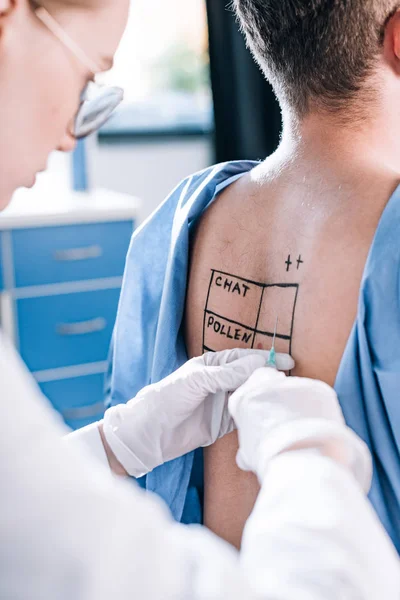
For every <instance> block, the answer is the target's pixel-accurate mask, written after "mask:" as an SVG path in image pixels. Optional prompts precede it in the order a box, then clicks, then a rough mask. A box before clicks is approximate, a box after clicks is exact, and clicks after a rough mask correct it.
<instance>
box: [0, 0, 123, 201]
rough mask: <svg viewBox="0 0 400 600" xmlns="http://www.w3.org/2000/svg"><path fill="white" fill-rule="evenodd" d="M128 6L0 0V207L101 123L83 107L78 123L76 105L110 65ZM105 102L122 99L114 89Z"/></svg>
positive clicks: (116, 1) (91, 0)
mask: <svg viewBox="0 0 400 600" xmlns="http://www.w3.org/2000/svg"><path fill="white" fill-rule="evenodd" d="M43 9H44V10H43ZM128 10H129V0H43V2H40V6H39V5H38V4H35V3H33V2H31V1H29V0H0V210H1V209H2V208H4V206H5V205H6V204H7V203H8V201H9V200H10V197H11V195H12V193H13V192H14V190H15V189H16V188H17V187H20V186H30V185H32V184H33V183H34V180H35V176H36V174H37V173H38V172H39V171H41V170H43V169H44V168H45V167H46V163H47V159H48V155H49V154H50V153H51V152H52V151H53V150H55V149H58V150H62V151H69V150H72V149H73V148H74V146H75V143H76V135H75V134H77V133H78V134H79V135H84V134H85V133H88V132H89V131H90V128H91V126H92V125H93V124H94V125H95V124H96V123H92V122H91V121H90V119H89V122H88V121H85V117H86V116H88V115H85V114H83V115H82V116H83V120H81V122H80V126H79V130H78V129H77V128H76V115H77V111H78V109H79V107H80V104H81V102H82V98H83V92H84V91H85V89H86V86H87V85H88V83H89V82H91V81H92V80H93V78H94V76H95V74H96V73H97V72H99V71H106V70H108V69H109V68H110V67H111V65H112V59H113V56H114V53H115V51H116V49H117V46H118V44H119V41H120V38H121V36H122V33H123V31H124V28H125V25H126V21H127V16H128ZM89 87H90V83H89ZM117 92H118V91H117ZM106 95H107V94H106ZM101 103H103V104H104V103H105V107H106V109H107V106H109V105H110V104H111V105H112V104H113V103H114V104H116V103H118V98H117V100H116V99H115V92H114V96H113V92H111V94H110V95H109V96H108V97H106V98H105V99H102V100H101V101H100V104H101ZM97 107H99V104H97ZM103 109H104V106H103V105H102V110H103ZM94 115H96V111H94ZM89 116H90V115H89ZM92 117H93V111H92ZM92 120H93V119H92Z"/></svg>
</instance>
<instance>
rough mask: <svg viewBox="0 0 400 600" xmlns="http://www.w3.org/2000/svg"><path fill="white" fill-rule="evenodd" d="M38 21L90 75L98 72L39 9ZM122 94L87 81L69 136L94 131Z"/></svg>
mask: <svg viewBox="0 0 400 600" xmlns="http://www.w3.org/2000/svg"><path fill="white" fill-rule="evenodd" d="M35 14H36V16H37V17H38V19H40V21H41V22H42V23H43V24H44V25H45V26H46V27H47V29H49V31H51V33H52V34H53V35H54V36H55V37H56V38H58V40H59V41H60V42H61V43H62V44H63V45H64V46H65V47H66V48H68V49H69V50H70V52H72V54H73V55H74V56H75V57H76V58H77V59H78V60H79V61H80V63H81V64H82V65H83V66H84V67H85V68H87V69H88V70H89V71H90V72H91V73H92V74H93V75H96V73H99V72H100V71H101V70H102V69H101V67H100V66H99V65H98V64H97V63H96V62H94V61H93V60H92V59H91V58H89V57H88V56H87V54H86V53H85V52H84V51H83V50H82V49H81V48H80V47H79V46H78V45H77V44H76V43H75V41H74V40H73V39H72V38H71V37H70V36H69V35H68V34H67V33H66V31H64V29H63V28H62V27H61V26H60V25H59V24H58V23H57V21H56V20H55V19H54V18H53V17H52V16H51V15H50V14H49V13H48V12H47V10H46V9H45V8H43V6H39V7H38V8H37V9H36V10H35ZM123 97H124V91H123V90H122V89H121V88H119V87H110V86H106V85H100V84H98V83H95V82H94V81H89V82H88V83H87V85H86V86H85V89H84V90H83V92H82V94H81V104H80V107H79V110H78V112H77V115H76V117H75V123H74V127H73V131H72V132H71V133H72V135H73V136H74V137H75V138H76V139H81V138H84V137H86V136H87V135H90V134H91V133H94V132H95V131H97V130H98V129H99V128H100V127H101V126H102V125H104V123H105V122H106V121H108V119H109V118H110V116H111V114H112V112H113V111H114V110H115V109H116V108H117V106H118V105H119V104H120V103H121V102H122V100H123Z"/></svg>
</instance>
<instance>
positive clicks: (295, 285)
mask: <svg viewBox="0 0 400 600" xmlns="http://www.w3.org/2000/svg"><path fill="white" fill-rule="evenodd" d="M265 287H277V288H285V289H287V288H298V287H299V284H298V283H266V284H265Z"/></svg>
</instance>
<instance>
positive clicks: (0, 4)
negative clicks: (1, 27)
mask: <svg viewBox="0 0 400 600" xmlns="http://www.w3.org/2000/svg"><path fill="white" fill-rule="evenodd" d="M12 4H13V2H12V0H0V19H1V18H2V17H5V16H7V14H8V13H9V12H10V10H11V8H12Z"/></svg>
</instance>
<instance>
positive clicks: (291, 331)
mask: <svg viewBox="0 0 400 600" xmlns="http://www.w3.org/2000/svg"><path fill="white" fill-rule="evenodd" d="M298 295H299V286H297V290H296V295H295V297H294V303H293V313H292V325H291V328H290V344H289V354H290V356H292V341H293V329H294V314H295V312H296V304H297V296H298Z"/></svg>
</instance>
